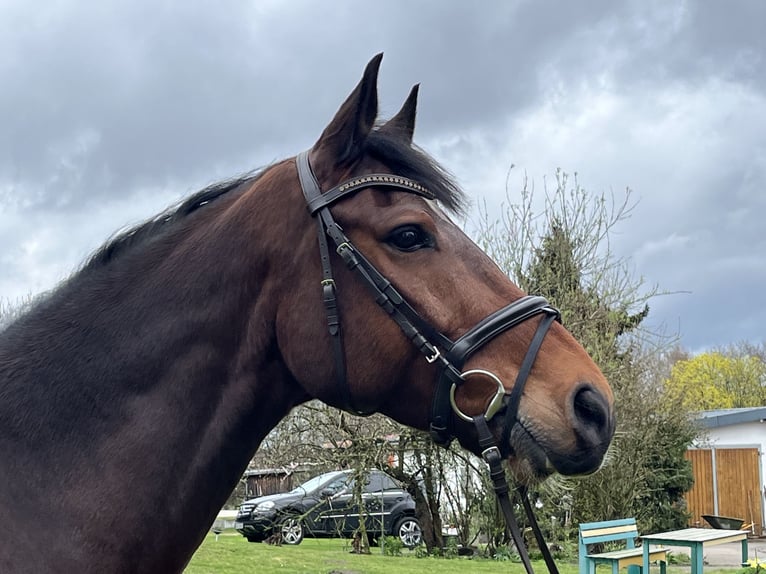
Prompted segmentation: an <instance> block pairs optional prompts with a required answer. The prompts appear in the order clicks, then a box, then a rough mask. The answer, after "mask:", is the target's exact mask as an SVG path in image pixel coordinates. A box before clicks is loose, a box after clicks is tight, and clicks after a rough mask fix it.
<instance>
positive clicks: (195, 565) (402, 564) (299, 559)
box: [185, 531, 737, 574]
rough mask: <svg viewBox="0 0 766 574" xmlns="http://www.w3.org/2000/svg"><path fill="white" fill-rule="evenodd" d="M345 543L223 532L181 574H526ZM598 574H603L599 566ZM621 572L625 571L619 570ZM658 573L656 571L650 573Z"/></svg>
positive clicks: (727, 573)
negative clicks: (360, 551) (288, 542)
mask: <svg viewBox="0 0 766 574" xmlns="http://www.w3.org/2000/svg"><path fill="white" fill-rule="evenodd" d="M349 550H350V545H349V541H348V540H339V539H318V540H317V539H310V538H308V539H306V540H304V541H303V543H302V544H300V545H299V546H270V545H268V544H252V543H249V542H247V540H245V539H244V538H243V537H242V536H240V535H239V534H238V533H236V532H233V531H225V532H224V533H223V534H221V535H220V536H219V539H218V540H217V541H216V539H215V536H214V535H213V534H209V535H208V536H207V538H205V541H204V542H203V543H202V546H200V547H199V549H198V550H197V552H196V554H195V555H194V557H193V558H192V560H191V562H190V563H189V566H188V567H187V568H186V570H185V574H264V573H265V574H274V573H276V572H279V573H280V574H285V573H289V574H292V573H296V574H329V573H331V572H337V573H338V574H341V573H342V574H427V573H430V572H438V573H439V574H473V573H476V574H481V573H484V572H492V573H496V574H500V573H505V574H524V567H523V566H522V565H521V564H520V563H515V562H500V561H495V560H486V559H474V560H469V559H467V558H453V559H445V558H431V557H428V558H418V557H416V556H415V553H414V552H409V551H407V550H405V551H403V553H402V555H401V556H383V555H382V554H381V551H380V550H379V549H377V548H374V549H373V551H372V554H371V555H366V556H364V555H357V554H350V553H349ZM532 565H533V566H534V568H535V572H537V573H538V574H545V573H546V572H547V570H546V568H545V563H543V562H542V561H540V562H533V564H532ZM558 567H559V570H560V571H561V574H577V564H576V563H575V562H572V563H566V562H559V563H558ZM599 572H601V574H607V568H606V567H604V566H602V567H601V569H600V570H599ZM623 572H624V571H623ZM652 572H659V569H658V568H657V569H655V568H653V569H652ZM688 572H689V566H685V567H683V566H682V567H673V566H670V567H668V573H669V574H682V573H688ZM735 572H737V569H736V568H732V569H728V570H713V569H706V570H705V574H734V573H735Z"/></svg>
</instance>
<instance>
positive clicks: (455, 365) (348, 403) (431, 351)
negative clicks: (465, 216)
mask: <svg viewBox="0 0 766 574" xmlns="http://www.w3.org/2000/svg"><path fill="white" fill-rule="evenodd" d="M296 164H297V167H298V176H299V179H300V182H301V189H302V190H303V195H304V197H305V198H306V203H307V206H308V210H309V213H311V215H312V216H315V217H316V218H317V225H318V238H319V253H320V258H321V264H322V282H321V284H322V297H323V301H324V306H325V312H326V317H327V327H328V331H329V333H330V335H331V339H332V346H333V355H334V358H335V376H336V379H337V382H338V387H339V389H340V392H341V397H342V402H343V404H344V408H346V409H347V410H349V411H351V412H354V413H355V414H359V415H364V414H369V413H363V412H360V411H358V410H356V409H355V408H354V407H353V400H352V397H351V391H350V389H349V387H348V381H347V379H346V363H345V358H344V352H343V339H342V331H341V324H340V316H339V313H338V306H337V297H336V285H335V280H334V278H333V274H332V265H331V261H330V250H329V246H328V243H327V237H328V236H329V237H330V239H332V241H333V243H334V244H335V251H336V252H337V253H338V255H339V256H340V257H341V259H342V260H343V262H344V263H345V264H346V266H347V267H348V268H349V269H351V270H353V271H356V272H357V274H358V276H359V277H360V278H361V280H362V282H363V283H364V284H365V285H366V286H367V287H368V288H369V289H370V290H371V292H372V295H373V296H374V298H375V302H376V303H377V304H378V305H380V307H381V308H382V309H383V310H384V311H386V313H388V315H389V316H390V317H391V318H392V319H393V320H394V321H395V322H396V324H397V325H399V327H400V328H401V330H402V332H403V333H404V334H405V335H406V336H407V338H408V339H409V340H410V341H411V342H412V343H413V345H415V347H416V348H417V349H418V351H420V353H422V354H423V356H424V357H425V360H426V361H427V362H428V363H431V364H436V365H437V368H438V369H439V381H438V384H437V386H436V391H435V394H434V398H433V403H432V407H431V423H430V428H431V437H432V438H433V440H434V442H436V443H437V444H440V445H442V446H447V445H448V444H449V443H450V441H451V440H452V438H453V436H454V431H453V428H454V419H455V417H457V418H458V419H460V420H463V421H466V422H469V423H473V424H474V425H475V427H476V431H477V433H478V437H479V445H480V446H481V448H482V457H483V458H484V460H485V461H486V462H487V464H488V465H489V467H490V477H491V478H492V482H493V485H494V488H495V493H496V495H497V496H498V500H499V501H500V505H501V508H502V509H503V513H504V514H505V518H506V522H507V523H508V527H509V530H510V531H511V536H512V537H513V539H514V542H515V544H516V548H517V550H518V552H519V554H520V556H521V558H522V562H523V563H524V566H525V568H526V569H527V572H530V573H531V572H532V567H531V564H530V562H529V556H528V554H527V551H526V546H525V545H524V542H523V538H522V536H521V531H520V529H519V527H518V523H517V522H516V518H515V516H514V513H513V510H512V507H511V503H510V500H509V497H508V485H507V482H506V480H505V472H504V471H503V468H502V460H503V458H505V456H507V454H508V449H509V444H510V435H511V430H512V428H513V426H514V425H515V424H516V423H517V422H518V409H519V403H520V402H521V395H522V393H523V391H524V385H525V384H526V382H527V379H528V377H529V373H530V372H531V370H532V365H533V364H534V361H535V357H537V353H538V351H539V350H540V346H541V345H542V342H543V339H544V337H545V334H546V332H547V331H548V329H549V327H550V326H551V324H552V323H553V322H554V321H556V320H560V313H559V311H558V310H557V309H555V308H554V307H552V306H551V305H550V304H549V303H548V301H546V300H545V299H544V298H543V297H533V296H526V297H522V298H521V299H518V300H517V301H514V302H513V303H510V304H509V305H506V306H505V307H503V308H502V309H499V310H497V311H495V312H494V313H492V314H491V315H489V316H487V317H485V318H484V319H482V320H481V321H479V323H477V324H476V325H475V326H474V327H473V328H471V329H469V330H468V331H467V332H466V333H465V334H463V335H462V336H461V337H460V338H458V339H457V340H455V341H453V340H451V339H450V338H449V337H447V336H446V335H444V334H443V333H441V332H440V331H438V330H437V329H436V328H435V327H433V325H431V324H430V323H429V322H428V321H426V320H425V319H423V317H421V316H420V314H419V313H418V312H417V311H416V310H415V309H414V308H413V307H412V306H411V305H410V304H409V303H408V302H407V301H406V300H405V299H404V297H402V295H401V294H400V293H399V292H398V291H397V290H396V289H395V288H394V286H393V285H392V284H391V282H390V281H389V280H388V279H386V278H385V277H384V276H383V275H382V274H381V273H380V272H379V271H378V270H377V269H376V268H375V266H373V265H372V263H370V261H368V260H367V259H366V258H365V257H364V255H362V253H360V252H359V251H358V250H357V249H356V247H354V245H353V244H352V243H351V240H350V239H349V238H348V237H347V236H346V235H345V233H344V232H343V229H342V228H341V227H340V225H338V224H337V223H336V222H335V220H334V219H333V216H332V213H331V212H330V206H331V205H332V204H334V203H336V202H337V201H339V200H341V199H344V198H346V197H348V196H349V195H352V194H354V193H357V192H358V191H361V190H362V189H366V188H369V187H377V188H386V189H395V190H398V191H406V192H408V193H413V194H415V195H419V196H421V197H424V198H426V199H429V200H434V199H436V196H435V195H434V194H433V193H432V192H430V191H429V190H427V189H426V188H424V187H423V186H421V185H420V184H419V183H417V182H415V181H412V180H411V179H408V178H406V177H401V176H396V175H390V174H369V175H364V176H360V177H356V178H352V179H350V180H347V181H344V182H342V183H341V184H339V185H337V186H335V187H333V188H332V189H330V190H329V191H327V192H325V193H322V190H321V188H320V187H319V184H318V183H317V180H316V177H315V176H314V173H313V171H312V169H311V165H310V163H309V157H308V152H303V153H301V154H299V155H298V156H297V158H296ZM537 315H542V319H541V321H540V323H539V324H538V326H537V331H536V332H535V335H534V337H533V338H532V341H531V342H530V344H529V347H528V349H527V353H526V355H525V356H524V360H523V361H522V364H521V368H520V369H519V372H518V375H517V376H516V381H515V383H514V385H513V388H512V390H511V391H510V393H509V392H507V391H506V389H505V387H504V385H503V383H502V381H500V379H499V378H498V377H497V376H496V375H495V374H493V373H491V372H489V371H485V370H482V369H472V370H470V371H466V372H462V371H461V370H462V368H463V366H464V365H465V362H466V361H467V360H468V359H469V358H470V357H471V355H473V354H474V353H475V352H476V351H478V350H479V349H481V348H482V347H483V346H484V345H486V344H487V343H488V342H489V341H491V340H492V339H494V338H495V337H497V336H498V335H500V334H501V333H504V332H505V331H507V330H509V329H512V328H513V327H516V326H518V325H520V324H521V323H523V322H525V321H527V320H528V319H531V318H533V317H536V316H537ZM474 375H479V376H484V377H488V378H489V379H491V380H492V381H494V382H495V383H496V384H497V390H496V392H495V395H494V396H493V398H492V399H491V400H490V403H489V406H488V407H487V409H486V411H485V413H484V414H480V415H478V416H470V415H467V414H465V413H463V412H462V411H461V410H460V409H459V408H458V406H457V404H456V402H455V398H454V397H455V391H456V389H458V388H460V387H461V386H462V385H463V384H464V383H465V382H466V378H467V377H470V376H474ZM499 413H504V415H503V421H502V425H501V428H502V431H501V438H500V440H499V441H497V440H496V439H495V436H494V435H493V434H492V432H491V431H490V429H489V426H488V424H487V423H488V422H489V421H490V420H491V419H492V418H493V417H494V416H495V415H497V414H499ZM498 444H499V446H498ZM519 492H520V493H521V494H522V502H523V503H524V507H525V510H526V511H527V515H528V517H529V519H530V522H531V524H532V527H533V531H534V533H535V537H536V538H537V542H538V545H539V546H540V549H541V551H542V552H543V557H544V558H545V561H546V564H547V565H548V569H549V570H550V571H551V572H552V573H556V574H557V573H558V571H557V569H556V566H555V564H554V563H553V559H552V558H551V557H550V552H549V551H548V548H547V545H546V544H545V541H544V540H543V538H542V534H541V533H540V529H539V527H537V522H536V520H535V517H534V514H532V509H531V506H530V504H529V499H528V497H527V496H526V490H525V488H524V487H520V488H519Z"/></svg>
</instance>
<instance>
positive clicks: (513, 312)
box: [0, 54, 615, 574]
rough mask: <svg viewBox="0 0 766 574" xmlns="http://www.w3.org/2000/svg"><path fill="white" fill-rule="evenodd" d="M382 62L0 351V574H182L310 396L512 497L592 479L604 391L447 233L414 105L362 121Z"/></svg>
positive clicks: (554, 329)
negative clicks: (481, 465)
mask: <svg viewBox="0 0 766 574" xmlns="http://www.w3.org/2000/svg"><path fill="white" fill-rule="evenodd" d="M381 57H382V54H381V55H378V56H376V57H375V58H373V60H372V61H371V62H370V63H369V64H368V66H367V68H366V69H365V71H364V74H363V77H362V79H361V81H360V82H359V84H358V85H357V86H356V88H355V89H354V90H353V91H352V92H351V94H350V96H349V97H348V98H347V99H346V100H345V102H344V103H343V104H342V105H341V107H340V109H339V110H338V112H337V114H336V115H335V116H334V118H333V119H332V121H331V122H330V123H329V124H328V125H327V127H326V128H325V129H324V131H323V132H322V134H321V136H320V137H319V139H318V140H317V142H316V143H315V144H314V145H313V147H311V149H310V150H309V151H308V152H306V153H303V154H300V155H299V156H297V158H290V159H286V160H284V161H280V162H278V163H275V164H273V165H271V166H269V167H268V168H266V169H263V170H262V171H261V172H259V173H257V174H255V175H253V174H251V175H249V176H247V177H243V178H240V179H235V180H231V181H227V182H224V183H220V184H217V185H214V186H212V187H209V188H207V189H205V190H203V191H201V192H199V193H197V194H195V195H193V196H191V197H190V198H188V199H187V200H185V201H183V202H182V203H181V204H180V205H179V206H177V207H175V208H172V209H170V210H168V211H166V212H165V213H162V214H160V215H158V216H157V217H155V218H153V219H152V220H150V221H148V222H146V223H143V224H141V225H139V226H137V227H135V228H134V229H131V230H129V231H127V232H125V233H122V234H120V235H118V236H116V237H114V238H112V239H111V240H110V241H109V242H108V243H106V244H105V245H104V246H103V247H102V248H100V249H99V250H98V251H97V252H96V253H95V254H94V255H93V256H92V257H91V258H90V259H89V260H88V261H87V262H86V263H85V264H84V265H83V266H82V267H81V268H80V269H79V270H78V271H77V272H75V273H74V274H73V275H72V276H71V277H70V278H69V279H68V280H66V281H65V282H63V283H62V284H61V285H60V286H58V287H57V288H56V289H55V290H54V291H52V292H51V293H49V294H48V295H47V296H46V297H45V298H44V299H43V300H41V301H40V302H38V303H37V304H36V305H35V306H34V307H33V308H32V309H31V310H29V311H28V312H26V313H25V314H24V315H23V316H22V317H21V318H19V319H17V320H16V321H15V322H13V323H11V324H10V325H9V326H8V327H7V328H6V329H5V330H4V331H2V332H1V333H0V572H8V573H18V572H22V573H23V572H35V573H37V574H39V573H43V572H77V573H90V572H93V573H104V572H110V573H129V572H130V573H133V572H141V573H158V572H163V573H164V572H180V571H182V570H183V568H184V567H185V565H186V564H187V562H188V561H189V559H190V557H191V556H192V554H193V552H194V550H195V549H196V548H197V546H198V545H199V544H200V543H201V541H202V540H203V538H204V536H205V534H206V532H207V530H208V529H209V527H210V525H211V524H212V522H213V520H214V518H215V516H216V514H217V512H218V510H219V509H220V508H221V506H222V505H223V503H224V502H225V500H226V498H227V496H228V495H229V493H230V492H231V490H232V488H233V487H234V486H235V484H236V483H237V481H238V479H239V478H240V476H241V475H242V472H243V470H244V469H245V467H246V465H247V463H248V461H249V460H250V459H251V457H252V456H253V454H254V452H255V450H256V449H257V447H258V445H259V443H260V442H261V441H262V440H263V438H264V437H265V436H266V434H267V433H268V432H269V431H270V429H272V428H273V427H274V426H275V425H276V424H277V423H278V422H279V420H280V419H281V418H282V417H284V416H285V415H286V414H287V413H288V412H289V411H290V409H291V408H293V407H294V406H296V405H299V404H301V403H303V402H305V401H307V400H309V399H312V398H318V399H320V400H322V401H324V402H325V403H327V404H329V405H333V406H336V407H339V408H342V409H345V410H347V411H349V412H353V413H362V414H366V413H372V412H379V413H383V414H385V415H387V416H389V417H391V418H393V419H395V420H397V421H399V422H401V423H403V424H405V425H410V426H412V427H416V428H419V429H430V430H431V432H432V434H433V435H434V437H435V438H436V439H437V440H439V441H440V442H446V441H448V440H449V439H450V437H456V438H457V439H458V440H459V441H460V443H461V444H462V445H463V446H464V447H465V448H467V449H470V450H471V451H473V452H475V453H477V454H481V453H484V455H485V458H486V455H487V453H495V454H497V455H498V456H501V457H502V459H504V460H505V461H507V464H508V465H509V467H510V469H511V471H512V473H513V474H514V475H515V476H516V478H517V479H518V480H520V481H522V482H523V483H528V484H529V483H534V482H536V481H539V480H542V479H544V478H545V477H547V476H549V475H550V474H552V473H556V472H558V473H562V474H564V475H579V474H585V473H590V472H593V471H595V470H596V469H598V467H599V465H600V464H601V462H602V459H603V456H604V453H605V451H606V449H607V447H608V445H609V443H610V441H611V438H612V435H613V432H614V424H615V423H614V421H615V417H614V412H613V396H612V392H611V390H610V388H609V385H608V383H607V381H606V380H605V378H604V376H603V375H602V373H601V372H600V371H599V369H598V368H597V366H596V365H595V364H594V362H593V361H592V360H591V359H590V358H589V356H588V355H587V353H586V352H585V350H584V349H583V348H582V347H581V346H580V345H579V344H578V343H577V342H576V341H575V340H574V339H573V337H572V336H571V335H570V334H569V333H568V332H567V331H566V330H565V329H564V328H563V327H562V326H561V325H560V324H559V323H558V322H557V321H556V320H555V319H556V317H557V315H556V311H555V310H554V309H553V308H552V307H550V306H549V305H548V304H547V302H545V300H544V299H542V298H539V297H529V296H525V295H524V293H522V292H521V291H520V289H519V288H518V287H516V286H515V285H514V284H513V283H512V282H511V281H510V280H509V279H508V278H507V277H506V276H505V275H504V274H503V273H502V272H501V270H500V269H499V268H498V267H497V266H496V265H495V264H494V263H493V262H492V261H491V260H490V259H489V258H488V257H487V256H486V255H485V254H483V253H482V252H481V250H480V249H479V248H478V247H477V246H476V245H475V244H474V243H473V242H472V241H471V240H470V239H469V238H468V237H467V236H466V235H465V234H464V233H463V232H462V231H461V230H460V229H459V228H458V227H457V226H456V225H455V224H454V223H453V222H452V221H451V220H450V218H449V216H448V215H447V211H453V212H454V211H459V210H460V209H461V207H462V206H463V205H464V197H463V195H462V194H461V192H460V191H459V190H458V188H457V187H456V185H455V184H454V183H453V181H452V180H451V179H450V177H449V176H448V175H447V173H446V172H445V171H444V170H443V169H442V168H441V167H440V166H439V165H437V164H436V162H435V161H434V160H433V159H432V158H430V157H429V156H428V155H426V154H425V153H424V152H422V151H421V150H419V148H416V147H414V146H413V145H412V135H413V130H414V125H415V110H416V100H417V91H418V88H417V86H416V87H415V88H413V90H412V92H411V93H410V96H409V97H408V98H407V100H406V102H405V104H404V106H403V107H402V108H401V110H400V111H399V112H398V113H397V114H396V115H395V116H394V117H393V118H391V119H390V120H389V121H387V122H384V123H376V118H377V101H378V98H377V76H378V68H379V65H380V61H381ZM328 241H329V243H328ZM392 319H393V320H392ZM525 383H526V384H525ZM482 433H484V434H483V435H482ZM487 433H489V435H487ZM488 441H489V442H490V443H491V444H489V443H488Z"/></svg>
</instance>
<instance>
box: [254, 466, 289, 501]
mask: <svg viewBox="0 0 766 574" xmlns="http://www.w3.org/2000/svg"><path fill="white" fill-rule="evenodd" d="M293 476H294V472H293V471H292V470H288V469H286V468H259V469H249V470H246V471H245V476H244V479H245V498H246V499H247V498H255V497H257V496H266V495H267V494H277V493H280V492H287V491H289V490H292V489H293V488H294V487H295V486H296V485H295V484H293Z"/></svg>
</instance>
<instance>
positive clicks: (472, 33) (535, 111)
mask: <svg viewBox="0 0 766 574" xmlns="http://www.w3.org/2000/svg"><path fill="white" fill-rule="evenodd" d="M764 22H766V3H764V2H761V1H760V0H751V1H742V2H726V3H724V2H717V3H713V2H706V3H699V2H669V1H665V0H657V1H648V0H640V1H635V2H613V1H611V0H604V1H595V0H593V1H587V2H544V1H543V2H541V1H534V2H532V1H528V2H524V1H499V0H498V1H483V2H462V1H460V2H458V1H457V0H455V1H448V0H432V1H386V2H383V1H380V0H378V1H374V2H364V1H353V0H344V1H333V2H327V1H313V2H310V1H291V2H287V1H277V0H269V1H258V0H251V1H249V2H244V1H237V0H233V1H231V2H218V1H213V0H210V1H205V0H187V1H184V2H180V1H179V2H172V1H168V2H157V1H155V0H152V1H145V0H129V1H128V0H124V1H123V0H115V1H104V2H95V3H94V2H78V1H75V0H43V1H42V2H34V3H31V2H28V1H26V0H0V299H3V300H5V301H10V302H13V301H17V300H18V298H20V297H22V296H25V295H27V294H30V293H38V292H40V291H43V290H47V289H50V288H52V287H53V286H55V284H56V283H57V282H58V281H60V280H61V279H62V278H64V277H66V276H67V275H68V274H69V273H70V272H71V271H72V270H73V269H74V268H76V266H77V265H78V264H79V263H80V262H81V261H82V260H83V259H84V258H85V257H87V255H88V254H89V253H90V252H91V251H93V250H94V249H95V248H96V247H98V246H99V245H100V244H101V243H103V242H104V241H105V240H106V239H107V238H108V237H109V236H110V235H111V234H112V233H113V232H114V231H115V230H117V229H119V228H124V227H125V226H126V225H130V224H134V223H137V222H139V221H141V220H143V219H145V218H147V217H149V216H151V215H153V214H155V213H156V212H158V211H160V210H162V209H163V208H165V207H166V206H168V205H169V204H171V203H173V202H175V201H177V200H178V199H180V198H181V197H183V196H184V195H186V194H188V193H191V192H193V191H195V190H197V189H199V188H201V187H204V186H205V185H207V184H209V183H211V182H213V181H216V180H218V179H222V178H224V177H227V176H230V175H234V174H238V173H241V172H243V171H247V170H249V169H251V168H254V167H258V166H261V165H263V164H266V163H269V162H271V161H273V160H275V159H279V158H282V157H285V156H289V155H294V154H295V153H297V152H298V151H300V150H302V149H304V148H306V147H308V146H310V145H311V144H312V143H313V142H314V141H315V139H316V137H317V136H318V135H319V133H320V132H321V130H322V128H323V127H324V125H325V124H326V122H327V121H328V120H329V118H330V117H331V116H332V114H333V113H334V112H335V110H336V108H337V106H338V105H339V104H340V102H341V101H342V100H343V98H344V97H345V96H346V95H347V93H348V92H349V91H350V90H351V88H352V87H353V86H354V84H355V83H356V82H357V80H358V79H359V77H360V75H361V72H362V69H363V67H364V65H365V64H366V62H367V61H368V60H369V59H370V58H371V57H372V56H373V55H374V54H375V53H377V52H381V51H382V52H385V57H384V60H383V66H382V70H381V77H380V96H381V111H382V112H383V113H384V114H391V113H393V112H395V111H396V110H397V109H398V107H399V105H400V104H401V102H402V100H403V98H404V97H405V96H406V94H407V91H408V90H409V88H410V86H411V85H412V84H414V83H416V82H420V83H421V97H420V108H419V116H418V130H417V133H416V140H417V142H418V143H419V144H420V145H421V146H422V147H424V148H426V149H427V150H428V151H430V152H431V153H432V154H434V155H435V156H436V157H437V158H438V159H439V160H440V161H441V162H442V163H443V164H444V165H445V166H446V167H447V168H449V169H450V170H451V171H452V172H453V173H454V174H455V175H456V176H457V177H458V179H459V181H460V183H461V185H462V187H463V188H464V189H465V190H466V191H467V192H468V193H469V194H470V195H471V196H472V197H473V198H474V201H475V203H477V204H478V203H479V202H482V201H486V202H487V205H488V206H490V209H492V210H495V209H499V207H500V205H501V203H502V202H503V201H504V198H505V186H506V174H507V172H508V169H509V166H510V165H511V164H513V165H514V166H515V167H514V169H513V170H512V172H511V176H510V180H509V184H510V189H511V190H513V189H519V188H520V186H521V182H522V180H523V177H524V175H525V174H526V176H527V177H528V178H529V179H530V180H531V181H533V182H535V184H536V186H537V187H541V186H542V182H543V179H544V178H551V177H552V176H553V174H554V173H555V170H556V169H557V168H561V169H563V170H565V171H567V172H575V171H576V172H577V173H578V177H579V181H580V184H581V185H582V186H583V187H585V188H586V189H588V190H590V191H592V192H594V193H602V192H606V193H611V192H614V193H615V194H617V195H618V196H619V195H620V194H621V193H622V192H623V190H624V189H625V188H626V187H630V188H631V189H632V190H633V191H634V197H635V198H636V199H638V200H639V202H638V205H637V206H636V208H635V210H634V211H633V214H632V217H631V218H630V219H629V220H628V221H626V222H624V223H623V224H621V225H620V227H619V228H618V231H619V233H618V234H617V236H616V237H615V238H614V242H613V245H612V247H613V249H614V250H615V251H616V254H617V255H619V256H623V257H626V258H629V260H630V264H631V266H632V269H633V272H634V273H635V276H636V277H643V278H644V279H645V281H646V282H647V284H648V285H655V284H656V285H657V286H658V287H659V288H660V289H662V290H664V291H668V292H675V293H677V294H675V295H667V296H664V297H660V298H657V299H655V300H654V301H653V302H652V304H651V307H652V312H651V315H650V319H651V322H652V325H655V326H657V327H659V328H662V327H663V326H664V328H665V329H666V330H669V331H670V332H676V331H677V332H678V333H679V334H680V335H681V340H682V343H683V344H684V345H685V346H686V347H688V348H690V349H692V350H702V349H705V348H709V347H711V346H716V345H722V344H726V343H732V342H737V341H741V340H750V341H753V342H760V341H763V340H764V336H763V335H762V333H763V331H762V325H763V324H764V323H766V303H764V298H763V296H762V293H763V290H764V289H763V286H764V285H766V239H765V238H764V228H765V227H766V224H764V221H763V220H764V213H766V189H765V188H766V34H764V33H763V23H764ZM474 217H475V213H474ZM467 226H468V227H470V226H471V221H470V218H469V221H468V222H467Z"/></svg>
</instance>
